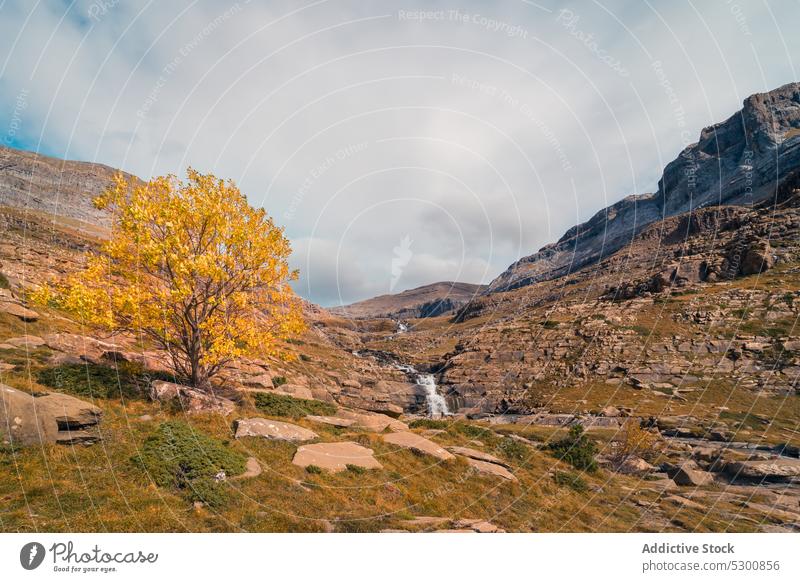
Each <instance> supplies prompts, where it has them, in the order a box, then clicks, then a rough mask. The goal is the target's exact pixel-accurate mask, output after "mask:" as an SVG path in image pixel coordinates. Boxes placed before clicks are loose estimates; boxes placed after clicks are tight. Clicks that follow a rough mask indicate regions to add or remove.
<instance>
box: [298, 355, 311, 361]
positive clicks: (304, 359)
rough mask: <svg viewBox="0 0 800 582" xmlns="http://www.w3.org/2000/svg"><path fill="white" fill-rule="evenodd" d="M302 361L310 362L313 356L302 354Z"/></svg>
mask: <svg viewBox="0 0 800 582" xmlns="http://www.w3.org/2000/svg"><path fill="white" fill-rule="evenodd" d="M300 360H301V361H303V362H310V361H311V356H307V355H306V354H300Z"/></svg>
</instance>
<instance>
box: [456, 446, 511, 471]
mask: <svg viewBox="0 0 800 582" xmlns="http://www.w3.org/2000/svg"><path fill="white" fill-rule="evenodd" d="M447 450H449V451H450V452H451V453H455V454H456V455H461V456H462V457H467V458H469V459H476V460H478V461H485V462H487V463H494V464H495V465H500V466H502V467H506V468H507V469H509V468H511V467H510V465H508V464H507V463H505V462H504V461H501V460H500V459H498V458H497V457H495V456H494V455H490V454H489V453H484V452H483V451H476V450H475V449H470V448H469V447H447Z"/></svg>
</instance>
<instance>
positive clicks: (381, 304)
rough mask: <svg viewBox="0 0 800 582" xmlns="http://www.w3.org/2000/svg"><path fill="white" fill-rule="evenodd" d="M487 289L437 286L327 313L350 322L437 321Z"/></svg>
mask: <svg viewBox="0 0 800 582" xmlns="http://www.w3.org/2000/svg"><path fill="white" fill-rule="evenodd" d="M485 289H486V287H485V286H484V285H473V284H471V283H454V282H449V281H448V282H440V283H431V284H430V285H423V286H422V287H417V288H416V289H409V290H407V291H403V292H402V293H394V294H388V295H380V296H378V297H373V298H372V299H366V300H364V301H359V302H357V303H353V304H351V305H345V306H343V307H334V308H332V309H330V310H329V311H331V312H332V313H336V314H339V315H343V316H345V317H353V318H370V317H391V318H395V319H412V318H419V317H436V316H437V315H442V314H445V313H450V312H453V311H455V310H457V309H459V308H460V307H461V306H463V305H465V304H466V303H467V302H469V301H470V300H471V299H472V298H473V297H475V296H476V295H479V294H481V293H482V292H483V291H484V290H485Z"/></svg>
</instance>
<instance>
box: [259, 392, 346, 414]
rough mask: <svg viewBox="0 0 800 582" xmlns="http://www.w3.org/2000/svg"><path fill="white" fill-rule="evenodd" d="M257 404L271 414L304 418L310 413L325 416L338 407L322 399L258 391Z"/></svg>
mask: <svg viewBox="0 0 800 582" xmlns="http://www.w3.org/2000/svg"><path fill="white" fill-rule="evenodd" d="M255 404H256V408H258V409H259V410H260V411H261V412H263V413H264V414H269V415H271V416H289V417H292V418H302V417H303V416H307V415H309V414H315V415H323V416H324V415H327V414H333V413H335V412H336V407H335V406H334V405H333V404H329V403H327V402H322V401H321V400H308V399H305V398H294V397H293V396H287V395H285V394H273V393H272V392H258V393H256V395H255Z"/></svg>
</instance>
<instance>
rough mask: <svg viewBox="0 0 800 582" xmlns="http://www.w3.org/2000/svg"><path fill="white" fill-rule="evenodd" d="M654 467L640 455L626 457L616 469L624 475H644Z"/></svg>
mask: <svg viewBox="0 0 800 582" xmlns="http://www.w3.org/2000/svg"><path fill="white" fill-rule="evenodd" d="M655 470H656V468H655V467H654V466H653V465H651V464H650V463H648V462H647V461H645V460H644V459H642V458H641V457H628V458H627V459H625V460H624V461H623V462H622V464H621V465H620V466H619V468H618V469H617V471H618V472H619V473H622V474H624V475H644V474H647V473H652V472H653V471H655Z"/></svg>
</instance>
